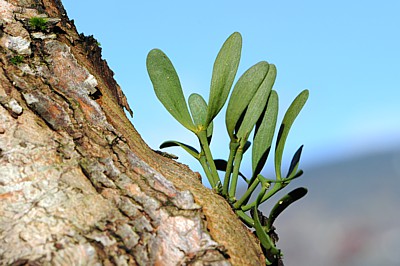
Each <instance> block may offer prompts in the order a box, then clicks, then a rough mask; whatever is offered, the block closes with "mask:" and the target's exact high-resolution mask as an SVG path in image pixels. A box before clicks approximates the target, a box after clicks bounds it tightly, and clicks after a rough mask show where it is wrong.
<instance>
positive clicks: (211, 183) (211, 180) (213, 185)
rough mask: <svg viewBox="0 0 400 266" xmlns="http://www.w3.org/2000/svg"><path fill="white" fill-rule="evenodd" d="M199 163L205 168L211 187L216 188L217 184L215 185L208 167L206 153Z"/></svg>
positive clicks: (201, 156) (202, 155)
mask: <svg viewBox="0 0 400 266" xmlns="http://www.w3.org/2000/svg"><path fill="white" fill-rule="evenodd" d="M199 162H200V164H201V166H202V167H203V170H204V172H205V173H206V176H207V179H208V182H210V185H211V187H215V186H216V184H215V183H214V178H213V177H212V174H211V171H210V168H209V167H208V164H207V160H206V157H205V156H204V153H203V152H202V154H200V158H199Z"/></svg>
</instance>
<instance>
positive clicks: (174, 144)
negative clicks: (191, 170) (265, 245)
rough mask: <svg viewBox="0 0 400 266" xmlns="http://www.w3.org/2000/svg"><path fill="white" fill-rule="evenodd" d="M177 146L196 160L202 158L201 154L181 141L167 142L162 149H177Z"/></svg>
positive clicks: (161, 146) (162, 145)
mask: <svg viewBox="0 0 400 266" xmlns="http://www.w3.org/2000/svg"><path fill="white" fill-rule="evenodd" d="M177 146H178V147H181V148H183V149H184V150H185V151H187V152H188V153H189V154H190V155H192V156H193V157H194V158H196V159H199V158H200V153H199V152H198V151H197V150H196V149H195V148H193V147H192V146H189V145H187V144H185V143H182V142H179V141H174V140H168V141H165V142H163V143H162V144H161V145H160V149H164V148H169V147H177Z"/></svg>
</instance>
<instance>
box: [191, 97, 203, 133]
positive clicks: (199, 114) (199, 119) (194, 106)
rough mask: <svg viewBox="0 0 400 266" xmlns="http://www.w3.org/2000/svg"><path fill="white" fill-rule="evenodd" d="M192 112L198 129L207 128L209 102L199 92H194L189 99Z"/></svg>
mask: <svg viewBox="0 0 400 266" xmlns="http://www.w3.org/2000/svg"><path fill="white" fill-rule="evenodd" d="M188 102H189V108H190V112H191V113H192V118H193V122H194V124H195V126H196V130H197V131H202V130H206V127H205V123H206V116H207V103H206V101H205V100H204V99H203V97H201V95H199V94H197V93H192V94H191V95H190V96H189V99H188Z"/></svg>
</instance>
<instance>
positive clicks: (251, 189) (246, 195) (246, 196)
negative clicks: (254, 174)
mask: <svg viewBox="0 0 400 266" xmlns="http://www.w3.org/2000/svg"><path fill="white" fill-rule="evenodd" d="M259 183H260V180H258V178H256V179H254V181H253V183H251V185H250V186H249V187H248V189H247V190H246V192H245V193H244V194H243V196H242V197H241V198H240V199H239V200H238V201H236V202H235V204H233V207H234V208H235V209H240V207H241V206H242V205H243V204H244V203H245V202H247V200H248V199H249V198H250V196H251V195H252V194H253V192H254V190H255V189H256V187H257V186H258V184H259Z"/></svg>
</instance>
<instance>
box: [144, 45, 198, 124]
mask: <svg viewBox="0 0 400 266" xmlns="http://www.w3.org/2000/svg"><path fill="white" fill-rule="evenodd" d="M146 65H147V72H148V73H149V76H150V80H151V82H152V83H153V88H154V92H155V93H156V96H157V98H158V99H159V100H160V102H161V103H162V104H163V105H164V107H165V108H166V109H167V110H168V112H169V113H170V114H171V115H172V116H173V117H174V118H175V119H176V120H178V122H179V123H181V124H182V125H183V126H184V127H186V128H187V129H189V130H191V131H194V129H195V127H194V124H193V121H192V118H191V117H190V114H189V110H188V107H187V105H186V101H185V97H184V95H183V92H182V87H181V83H180V81H179V77H178V75H177V73H176V71H175V68H174V66H173V65H172V63H171V61H170V60H169V58H168V57H167V56H166V55H165V54H164V53H163V52H162V51H161V50H159V49H153V50H151V51H150V52H149V54H148V55H147V60H146Z"/></svg>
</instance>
